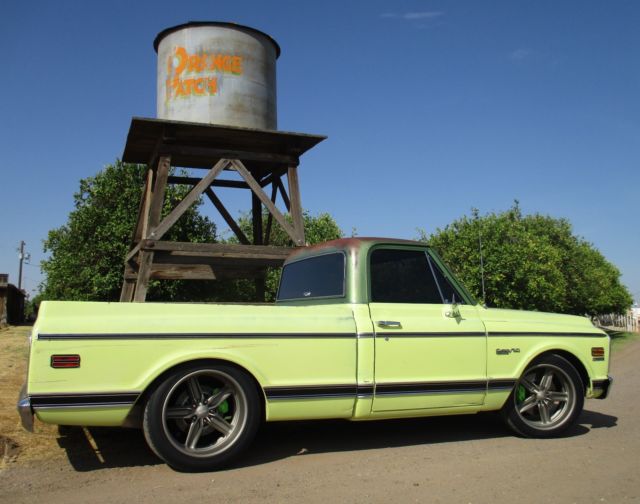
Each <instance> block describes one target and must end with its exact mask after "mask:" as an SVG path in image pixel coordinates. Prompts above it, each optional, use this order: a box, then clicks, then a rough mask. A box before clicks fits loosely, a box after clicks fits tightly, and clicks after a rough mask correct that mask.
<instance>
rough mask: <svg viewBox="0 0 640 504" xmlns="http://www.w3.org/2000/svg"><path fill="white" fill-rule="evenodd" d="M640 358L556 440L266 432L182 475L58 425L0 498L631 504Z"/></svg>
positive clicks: (15, 468)
mask: <svg viewBox="0 0 640 504" xmlns="http://www.w3.org/2000/svg"><path fill="white" fill-rule="evenodd" d="M639 362H640V341H638V340H636V341H634V342H631V343H628V344H626V345H625V346H623V347H622V348H620V349H618V350H617V352H616V353H615V355H614V359H613V364H612V375H613V376H614V378H615V384H614V387H613V392H612V396H611V397H610V398H609V399H607V400H605V401H598V400H590V401H586V403H585V411H584V413H583V414H582V416H581V418H580V423H579V425H578V426H577V427H575V428H574V429H573V430H572V431H571V432H570V433H569V435H568V436H567V437H565V438H562V439H551V440H535V439H522V438H518V437H514V436H512V435H511V433H510V432H509V431H507V430H506V429H505V428H504V427H503V425H502V423H501V422H500V419H499V418H498V417H497V416H496V415H493V414H484V415H473V416H459V417H442V418H430V419H419V420H403V421H384V422H367V423H349V422H333V421H332V422H305V423H302V422H300V423H281V424H270V425H267V426H265V427H263V429H262V430H261V432H260V433H259V435H258V438H257V440H256V441H255V443H254V445H253V447H252V449H251V451H250V452H249V453H248V454H247V455H246V456H245V457H244V458H243V459H242V460H241V461H240V462H239V463H238V464H237V466H236V467H233V468H230V469H228V470H224V471H218V472H210V473H200V474H183V473H178V472H175V471H173V470H171V469H169V468H168V467H167V466H165V465H164V464H162V463H161V462H160V461H159V460H158V459H157V458H155V457H154V456H153V455H152V454H151V453H150V452H149V450H148V449H147V447H146V445H145V443H144V439H143V437H142V434H141V433H140V432H139V431H136V430H120V429H91V430H90V431H84V430H82V429H79V428H77V429H76V428H66V429H62V430H61V432H60V435H59V437H58V439H57V442H58V444H59V445H60V446H61V448H63V450H61V453H62V454H63V456H60V457H59V458H57V459H53V460H51V461H48V462H46V463H45V462H33V463H31V464H29V465H21V464H9V465H8V466H7V467H6V468H5V469H4V470H2V471H0V502H2V503H4V502H6V503H19V502H30V503H32V502H47V503H65V504H67V503H69V502H96V503H100V502H105V503H107V502H108V503H120V502H123V503H124V502H126V503H131V502H135V503H146V502H153V503H164V502H172V503H176V502H196V501H200V500H202V501H205V502H225V503H226V502H239V503H240V502H241V503H252V502H260V503H262V502H282V503H289V502H291V503H293V502H309V503H315V502H318V503H320V502H321V503H334V502H335V503H341V502H363V503H365V502H366V503H377V502H385V503H386V502H397V503H405V502H442V503H465V504H466V503H492V504H493V503H501V502H505V503H523V504H524V503H536V504H538V503H556V502H557V503H574V502H575V503H591V502H595V503H601V502H613V503H622V502H640V415H639V413H640V406H639V403H640V398H638V397H636V395H635V392H634V391H635V390H636V387H638V386H639V385H640V366H639V365H638V363H639ZM87 434H89V436H87Z"/></svg>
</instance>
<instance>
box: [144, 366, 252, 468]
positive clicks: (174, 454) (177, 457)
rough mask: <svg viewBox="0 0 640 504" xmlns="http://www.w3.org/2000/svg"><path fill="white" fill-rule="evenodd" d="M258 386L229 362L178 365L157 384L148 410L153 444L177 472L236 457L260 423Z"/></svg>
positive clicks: (146, 422) (147, 435) (217, 464)
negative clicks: (183, 366) (179, 367)
mask: <svg viewBox="0 0 640 504" xmlns="http://www.w3.org/2000/svg"><path fill="white" fill-rule="evenodd" d="M260 420H261V415H260V405H259V396H258V389H257V387H256V386H255V384H254V382H252V380H251V377H250V376H249V375H247V374H246V373H245V372H243V371H241V370H239V369H237V368H235V367H234V366H231V365H227V364H223V363H220V364H211V365H197V364H196V365H193V366H190V367H188V368H182V369H177V370H176V371H174V372H172V373H171V374H169V375H168V376H167V377H166V378H165V380H164V381H163V382H162V383H160V384H159V385H158V387H157V388H156V389H155V391H154V392H153V393H152V394H151V396H150V397H149V400H148V401H147V404H146V406H145V411H144V419H143V429H144V435H145V438H146V439H147V442H148V444H149V447H150V448H151V449H152V450H153V451H154V452H155V453H156V454H157V455H158V456H159V457H161V458H162V459H164V460H165V461H166V462H167V463H168V464H169V465H171V466H172V467H173V468H175V469H179V470H186V471H191V470H196V471H199V470H211V469H215V468H218V467H222V466H223V465H225V464H227V463H228V462H229V461H231V460H233V458H235V457H236V456H238V455H239V454H240V453H241V452H242V451H243V450H244V449H246V447H247V446H248V445H249V443H250V442H251V440H252V439H253V437H254V435H255V433H256V431H257V429H258V426H259V424H260Z"/></svg>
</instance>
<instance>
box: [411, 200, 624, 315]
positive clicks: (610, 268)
mask: <svg viewBox="0 0 640 504" xmlns="http://www.w3.org/2000/svg"><path fill="white" fill-rule="evenodd" d="M421 239H422V240H424V241H428V242H429V244H430V245H431V246H432V247H433V248H434V249H435V250H436V251H437V252H438V253H439V254H440V255H441V256H442V257H443V259H444V260H445V261H446V262H447V263H448V264H449V265H450V266H451V267H452V268H453V269H454V270H455V271H456V273H457V275H458V276H459V277H460V279H461V280H462V281H463V282H464V283H465V284H466V286H467V288H468V289H469V290H470V291H471V292H472V293H473V294H474V295H475V296H476V297H478V298H479V299H481V298H482V285H481V271H480V267H481V266H480V241H481V243H482V255H483V260H484V281H485V299H484V301H485V302H486V303H487V304H488V305H490V306H497V307H501V308H519V309H528V310H539V311H553V312H561V313H573V314H579V315H585V314H589V315H598V314H603V313H622V312H624V311H626V310H627V309H628V308H629V306H631V303H632V298H631V295H630V293H629V291H628V290H627V289H626V287H624V286H623V285H622V284H621V283H620V272H619V271H618V269H617V268H616V267H615V266H614V265H613V264H611V263H610V262H608V261H607V260H606V259H605V258H604V256H603V255H602V254H601V253H600V252H599V251H598V250H597V249H595V247H594V246H593V245H592V244H590V243H588V242H587V241H585V240H584V239H583V238H581V237H578V236H576V235H574V234H573V231H572V228H571V224H570V223H569V221H567V220H566V219H555V218H552V217H549V216H545V215H540V214H533V215H526V216H523V215H522V213H521V210H520V207H519V205H518V202H517V201H516V202H515V203H514V205H513V206H512V207H511V208H510V209H509V210H507V211H505V212H502V213H497V214H496V213H490V214H487V215H485V216H479V214H478V212H477V210H474V211H473V212H472V216H471V217H467V216H463V217H462V218H460V219H458V220H456V221H454V222H452V223H451V224H449V225H447V226H445V228H444V229H437V230H436V232H435V233H433V234H432V235H431V236H429V237H427V235H426V233H424V231H422V232H421Z"/></svg>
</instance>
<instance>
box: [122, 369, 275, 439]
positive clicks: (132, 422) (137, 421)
mask: <svg viewBox="0 0 640 504" xmlns="http://www.w3.org/2000/svg"><path fill="white" fill-rule="evenodd" d="M199 364H200V365H211V364H214V365H215V364H224V365H226V366H232V367H234V368H236V369H237V370H238V371H241V372H243V373H244V374H246V375H247V377H249V379H250V380H251V381H252V382H253V385H254V387H255V388H256V392H258V395H259V397H260V398H261V399H262V400H261V401H260V417H261V419H262V421H264V420H265V418H266V396H265V395H264V391H263V390H262V387H261V386H260V384H259V383H258V380H256V378H255V376H253V374H251V373H250V372H249V371H247V370H246V369H245V368H243V367H242V366H239V365H238V364H236V363H235V362H230V361H226V360H222V359H196V360H190V361H186V362H181V363H180V364H176V365H175V366H172V367H170V368H169V369H166V370H165V371H163V372H162V373H160V374H159V375H158V376H156V377H155V378H154V380H153V381H152V382H151V383H150V384H149V385H148V386H147V387H146V388H145V389H144V391H143V392H142V393H141V394H140V396H139V397H138V399H137V400H136V402H135V404H134V405H133V408H132V410H131V413H130V414H129V416H128V417H127V420H126V421H125V426H130V427H139V426H140V425H142V412H143V410H144V407H145V404H146V403H147V401H148V400H149V397H150V396H151V394H153V392H154V390H155V389H156V388H158V386H159V385H160V384H161V383H162V382H163V381H164V380H165V378H166V377H167V376H169V375H170V374H171V373H174V372H175V371H178V370H180V369H184V368H188V367H191V366H194V365H199Z"/></svg>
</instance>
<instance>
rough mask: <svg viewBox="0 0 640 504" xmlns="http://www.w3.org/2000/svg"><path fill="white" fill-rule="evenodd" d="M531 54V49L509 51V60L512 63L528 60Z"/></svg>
mask: <svg viewBox="0 0 640 504" xmlns="http://www.w3.org/2000/svg"><path fill="white" fill-rule="evenodd" d="M532 54H533V51H532V50H531V49H525V48H520V49H515V50H514V51H511V52H510V53H509V59H511V60H513V61H522V60H524V59H526V58H528V57H529V56H531V55H532Z"/></svg>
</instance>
